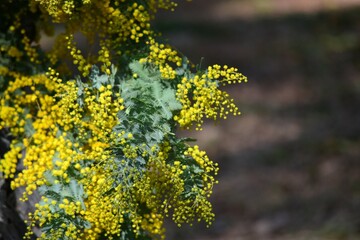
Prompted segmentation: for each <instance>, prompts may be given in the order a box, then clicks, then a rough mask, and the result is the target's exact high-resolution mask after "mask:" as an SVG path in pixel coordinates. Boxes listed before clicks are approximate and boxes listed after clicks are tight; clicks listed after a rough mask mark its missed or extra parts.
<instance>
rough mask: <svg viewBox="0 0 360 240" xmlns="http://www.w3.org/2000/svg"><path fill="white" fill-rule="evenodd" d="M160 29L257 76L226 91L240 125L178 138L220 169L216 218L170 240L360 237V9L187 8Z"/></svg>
mask: <svg viewBox="0 0 360 240" xmlns="http://www.w3.org/2000/svg"><path fill="white" fill-rule="evenodd" d="M156 25H157V28H158V29H159V30H160V31H162V32H163V33H164V36H165V37H166V38H168V39H169V42H170V43H171V44H173V45H175V46H176V47H177V48H178V50H180V51H181V52H183V53H184V54H185V55H186V56H188V57H189V58H190V59H191V60H192V61H193V62H194V63H198V62H199V61H200V59H201V57H204V60H203V65H209V64H213V63H220V64H228V65H232V66H236V67H238V68H239V69H240V70H241V71H242V72H243V73H244V74H245V75H247V76H248V78H249V82H248V83H246V84H240V85H234V86H232V87H228V88H226V90H227V91H228V92H229V93H230V94H231V96H232V97H234V98H235V100H236V102H237V104H238V105H239V108H240V110H241V111H242V115H241V116H240V117H237V118H230V119H228V120H227V121H221V122H219V123H217V124H214V123H212V122H206V124H205V127H204V131H202V132H190V133H189V132H181V134H184V135H187V136H188V135H191V136H194V137H196V138H197V139H198V140H199V141H198V144H199V145H200V146H202V147H203V149H205V150H207V151H208V153H209V155H210V157H211V158H212V159H213V160H215V161H217V162H219V164H220V168H221V171H220V176H219V180H220V183H219V184H218V185H217V186H216V187H215V189H214V196H213V198H212V202H213V204H214V211H215V213H216V216H217V217H216V221H215V223H214V224H213V226H212V227H210V228H209V229H206V228H205V227H204V226H203V225H202V224H198V225H197V224H196V225H195V226H193V227H185V228H181V229H178V228H177V227H175V226H174V225H173V224H171V223H168V227H169V230H168V239H172V240H182V239H194V240H210V239H211V240H215V239H218V240H253V239H254V240H257V239H260V240H263V239H264V240H293V239H295V240H300V239H304V240H313V239H314V240H318V239H319V240H335V239H336V240H337V239H339V240H342V239H344V240H350V239H354V240H355V239H360V162H359V161H360V111H359V108H360V1H358V0H323V1H320V0H302V1H301V0H273V1H271V0H268V1H266V0H252V1H250V0H237V1H236V0H232V1H230V0H222V1H219V0H194V1H193V2H192V3H187V2H185V1H181V3H180V5H179V8H178V9H177V10H176V11H175V12H174V13H172V14H168V13H161V14H160V18H159V20H158V21H157V23H156Z"/></svg>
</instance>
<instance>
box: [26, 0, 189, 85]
mask: <svg viewBox="0 0 360 240" xmlns="http://www.w3.org/2000/svg"><path fill="white" fill-rule="evenodd" d="M38 5H39V6H41V9H42V12H43V15H44V18H45V19H46V16H51V17H52V21H54V22H61V23H64V24H65V26H66V27H65V32H64V33H61V34H59V35H58V36H57V39H56V40H55V44H54V46H53V48H52V50H51V51H50V52H49V53H48V56H49V58H50V59H51V62H52V63H53V64H54V63H56V62H57V61H58V60H60V59H62V60H63V59H66V58H69V57H70V59H72V61H71V62H72V63H73V64H74V65H76V66H77V67H78V69H79V71H80V72H81V73H82V75H83V76H88V75H89V71H90V66H91V65H93V64H100V65H101V70H102V71H103V72H104V73H108V74H109V72H110V69H109V67H110V65H111V62H110V61H111V59H116V60H117V59H119V58H121V57H122V56H126V57H128V56H132V55H134V56H143V52H141V51H140V50H141V49H143V48H144V45H148V48H149V50H150V53H149V55H148V56H144V57H143V58H142V59H143V61H148V62H151V63H154V64H156V65H157V66H158V67H159V68H160V71H161V72H162V75H163V77H164V78H166V79H174V78H175V71H174V69H173V67H172V66H171V64H173V63H174V65H175V66H180V65H181V61H182V60H181V58H180V57H179V55H178V53H177V52H176V51H175V50H173V49H171V48H170V47H169V46H164V45H163V44H160V43H158V42H156V41H155V39H154V36H155V33H154V32H153V31H152V30H151V24H150V21H151V19H152V18H153V16H154V14H155V13H156V11H157V9H160V8H163V9H174V7H175V6H176V4H175V3H174V2H172V1H170V0H151V1H147V3H146V4H141V3H137V2H134V1H131V0H115V1H111V0H82V1H76V3H75V1H74V0H50V1H47V0H46V1H45V0H31V1H30V7H31V8H32V9H36V6H38ZM75 12H76V14H75ZM94 29H96V31H94ZM75 32H80V33H81V34H83V35H84V36H85V38H86V40H87V42H88V43H89V45H90V47H89V48H100V50H99V51H98V52H97V53H93V52H91V51H89V52H88V53H87V55H86V56H85V55H84V54H83V53H82V51H81V50H80V49H79V48H78V47H77V46H76V43H75V41H74V37H73V34H74V33H75ZM109 36H111V41H109V39H108V37H109ZM64 40H65V42H67V45H66V44H65V45H64V44H63V43H64ZM24 43H25V42H24ZM134 44H135V45H134ZM136 44H137V45H138V47H134V46H136ZM32 59H35V58H34V57H32ZM64 65H66V64H65V63H64V62H62V64H61V65H60V67H58V69H57V70H58V71H64V69H66V67H65V66H64ZM62 73H63V72H62Z"/></svg>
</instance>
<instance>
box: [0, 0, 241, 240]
mask: <svg viewBox="0 0 360 240" xmlns="http://www.w3.org/2000/svg"><path fill="white" fill-rule="evenodd" d="M5 2H7V3H8V4H10V3H12V1H11V0H5ZM19 4H21V6H22V8H21V10H20V11H17V10H16V9H15V10H14V12H11V13H3V14H8V15H6V16H7V17H8V18H6V19H11V20H12V21H10V22H6V23H4V26H6V28H8V29H7V30H6V32H4V33H2V32H0V130H1V134H3V133H4V134H6V135H7V136H5V137H8V138H9V142H10V146H9V150H8V151H7V152H6V153H5V155H4V156H1V157H2V159H1V160H0V172H1V173H2V175H3V176H4V177H5V178H6V179H7V180H6V181H10V185H11V188H12V189H17V188H23V189H24V192H23V196H22V198H21V200H23V201H28V199H29V196H30V195H32V194H33V193H34V192H36V191H37V192H38V193H40V195H41V200H40V201H39V202H38V203H37V204H36V205H35V211H34V212H32V213H30V214H29V216H28V219H27V224H28V232H27V234H26V235H25V238H27V239H31V238H32V234H33V233H32V229H33V227H35V226H38V227H40V229H41V231H42V233H41V236H38V237H39V239H54V240H55V239H66V240H67V239H69V240H70V239H94V240H95V239H122V240H125V239H164V238H165V228H164V220H165V218H166V217H170V218H172V220H173V221H174V222H175V223H176V224H177V225H178V226H181V225H182V224H184V223H189V224H192V222H193V221H194V220H198V221H200V220H203V221H205V222H206V224H207V225H210V224H211V223H212V222H213V220H214V217H215V216H214V213H213V212H212V206H211V203H210V202H209V197H210V196H211V194H212V189H213V187H214V185H215V184H216V183H217V180H216V179H215V178H216V175H217V173H218V170H219V169H218V165H217V163H214V162H213V161H211V160H210V159H209V157H208V156H207V155H206V153H205V152H204V151H202V150H200V149H199V147H198V146H197V145H195V146H191V145H189V144H188V142H187V139H181V138H178V136H177V134H176V132H175V131H176V128H177V127H179V126H180V127H185V128H190V127H191V126H192V125H195V126H196V129H197V130H200V129H201V126H202V123H203V119H204V118H211V119H214V120H217V119H219V118H224V119H225V118H226V117H227V116H228V115H229V114H233V115H238V114H239V110H238V108H237V107H236V105H235V103H234V101H233V100H232V99H231V98H230V97H229V95H228V94H227V93H226V92H224V91H222V90H220V89H219V86H220V85H222V84H232V83H239V82H243V81H244V82H246V77H244V76H243V75H242V74H240V73H239V72H238V70H237V69H236V68H231V67H227V66H224V67H221V66H219V65H214V66H211V67H209V68H207V69H206V70H205V71H202V70H198V72H197V73H193V72H194V69H193V68H192V67H189V66H188V63H189V61H188V60H187V59H186V58H185V57H183V56H181V55H180V54H179V53H178V52H177V51H175V50H174V49H173V48H172V47H171V46H169V45H167V44H165V43H162V42H161V40H160V39H161V38H159V35H158V34H157V33H156V32H155V31H153V29H152V26H151V20H152V19H153V18H154V16H155V13H156V12H157V11H158V9H167V10H173V9H174V7H176V3H174V2H172V1H170V0H149V1H135V0H49V1H45V0H28V1H22V2H21V3H20V2H19ZM29 14H30V15H31V14H33V15H31V16H33V18H30V19H26V20H24V19H25V18H26V17H27V15H29ZM58 23H60V24H61V26H63V27H64V29H63V30H62V32H60V33H58V34H57V35H56V36H55V40H54V44H53V46H52V48H51V49H50V50H49V51H47V52H46V51H44V50H42V49H41V48H40V45H39V39H40V36H41V34H43V33H41V32H44V33H46V34H50V33H51V32H53V30H54V26H55V24H58ZM40 33H41V34H40ZM83 45H86V48H84V47H83Z"/></svg>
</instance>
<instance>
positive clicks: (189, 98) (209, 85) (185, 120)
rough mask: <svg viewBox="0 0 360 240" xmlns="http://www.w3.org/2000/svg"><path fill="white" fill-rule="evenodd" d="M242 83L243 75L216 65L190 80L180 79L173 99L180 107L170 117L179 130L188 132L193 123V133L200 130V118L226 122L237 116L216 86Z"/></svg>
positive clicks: (233, 107) (244, 79) (236, 110)
mask: <svg viewBox="0 0 360 240" xmlns="http://www.w3.org/2000/svg"><path fill="white" fill-rule="evenodd" d="M242 81H244V82H246V81H247V79H246V77H245V76H244V75H242V74H241V73H239V72H237V69H236V68H228V67H227V66H224V67H223V68H221V67H220V66H219V65H214V66H212V67H211V66H210V67H208V70H207V72H206V73H204V74H202V75H195V76H194V77H193V78H187V77H184V78H183V79H182V81H181V83H179V84H178V86H177V93H176V97H177V99H178V100H179V101H180V102H181V104H182V109H181V111H180V113H179V115H177V116H175V117H174V120H175V121H177V122H178V123H179V124H180V126H182V127H186V128H190V127H191V126H192V125H193V123H196V130H201V125H202V123H203V118H204V117H206V118H211V119H214V120H217V119H218V118H223V119H226V118H227V116H228V115H229V114H230V113H232V114H233V115H234V116H236V115H239V114H240V112H239V110H238V108H237V106H236V105H235V103H234V100H233V99H231V98H230V96H229V94H227V93H226V92H224V91H221V90H220V89H219V88H218V83H219V82H220V83H223V84H226V83H227V84H229V83H236V82H238V83H240V82H242Z"/></svg>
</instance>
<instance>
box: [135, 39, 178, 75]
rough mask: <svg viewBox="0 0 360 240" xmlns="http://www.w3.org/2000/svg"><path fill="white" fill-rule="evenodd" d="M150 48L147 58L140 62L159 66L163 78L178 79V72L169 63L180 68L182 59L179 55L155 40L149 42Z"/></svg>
mask: <svg viewBox="0 0 360 240" xmlns="http://www.w3.org/2000/svg"><path fill="white" fill-rule="evenodd" d="M147 44H148V45H149V46H150V47H149V49H150V53H149V56H148V57H147V58H142V59H140V62H150V63H153V64H155V65H156V66H159V70H160V72H161V76H162V77H163V78H165V79H174V78H175V77H176V71H175V70H174V68H173V67H171V66H170V64H169V63H173V64H175V66H178V67H180V66H181V63H182V58H181V57H179V55H178V53H177V52H176V51H175V50H173V49H171V48H170V47H168V46H165V45H164V44H159V43H157V42H156V41H155V40H154V39H151V40H150V41H148V42H147Z"/></svg>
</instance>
